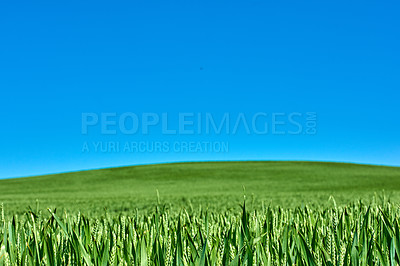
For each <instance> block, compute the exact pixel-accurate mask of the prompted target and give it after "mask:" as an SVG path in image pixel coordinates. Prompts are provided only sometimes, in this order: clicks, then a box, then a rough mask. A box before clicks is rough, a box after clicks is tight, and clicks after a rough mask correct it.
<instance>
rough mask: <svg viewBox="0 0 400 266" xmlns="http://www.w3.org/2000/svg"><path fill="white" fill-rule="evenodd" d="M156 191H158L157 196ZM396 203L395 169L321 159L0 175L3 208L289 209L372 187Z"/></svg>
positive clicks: (364, 194) (399, 196) (343, 198)
mask: <svg viewBox="0 0 400 266" xmlns="http://www.w3.org/2000/svg"><path fill="white" fill-rule="evenodd" d="M157 190H158V193H159V197H158V196H157ZM383 190H384V191H385V195H386V197H390V198H391V199H392V200H393V201H398V202H400V167H384V166H373V165H357V164H343V163H320V162H196V163H174V164H159V165H142V166H132V167H120V168H109V169H101V170H91V171H81V172H73V173H64V174H55V175H45V176H36V177H28V178H17V179H7V180H0V202H3V203H4V207H5V211H6V213H10V212H12V213H15V212H17V213H20V212H23V211H24V210H26V209H27V207H28V206H32V208H36V202H37V201H38V202H39V206H40V208H41V209H42V208H47V207H51V208H54V207H58V208H66V209H68V210H71V211H76V210H81V211H84V212H85V213H98V212H99V211H103V210H104V208H107V209H108V210H109V211H112V212H114V211H115V212H132V211H134V210H135V209H136V208H138V209H139V210H147V209H148V208H152V207H153V206H155V205H156V204H157V201H160V202H161V203H162V204H166V205H167V206H170V207H171V208H175V207H181V206H182V205H183V206H185V207H187V208H191V207H193V208H198V207H199V206H200V205H202V207H206V206H207V207H209V208H211V209H219V210H224V209H230V208H238V206H239V204H240V203H242V202H243V195H246V199H247V202H248V203H249V205H250V206H251V205H253V206H261V205H262V204H263V203H264V204H265V205H267V204H273V205H277V204H279V205H281V206H284V207H295V206H299V205H301V204H305V203H308V204H330V203H329V201H328V199H329V196H330V195H333V196H334V197H335V199H336V201H337V202H338V203H348V202H350V201H355V200H358V199H367V200H371V199H372V197H373V196H374V194H375V193H378V195H383V193H382V191H383Z"/></svg>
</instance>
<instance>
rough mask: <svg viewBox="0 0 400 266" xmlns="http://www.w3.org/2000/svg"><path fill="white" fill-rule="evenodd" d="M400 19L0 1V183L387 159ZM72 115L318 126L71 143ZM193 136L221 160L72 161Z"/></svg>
mask: <svg viewBox="0 0 400 266" xmlns="http://www.w3.org/2000/svg"><path fill="white" fill-rule="evenodd" d="M399 13H400V2H399V1H263V0H247V1H235V0H234V1H232V0H230V1H215V0H214V1H151V0H150V1H90V0H89V1H35V2H32V1H24V2H23V1H5V2H4V1H3V2H2V3H1V6H0V32H1V34H0V92H1V97H0V115H1V116H0V118H1V124H0V127H1V128H0V178H6V177H17V176H29V175H37V174H45V173H56V172H64V171H73V170H80V169H92V168H101V167H110V166H119V165H133V164H142V163H156V162H173V161H192V160H196V161H198V160H264V159H265V160H321V161H345V162H358V163H372V164H384V165H400V140H399V131H400V119H399V115H400V103H399V99H400V92H399V89H400V50H399V47H400V16H399ZM83 112H95V113H101V112H115V113H118V114H121V113H124V112H134V113H137V114H141V113H143V112H154V113H162V112H167V113H168V114H171V117H172V118H171V119H172V123H174V119H175V120H176V114H178V113H179V112H196V113H197V112H200V113H205V112H209V113H212V114H213V115H215V116H217V117H218V116H221V114H223V113H225V112H229V113H231V114H237V113H240V112H243V113H246V114H249V115H251V114H254V113H257V112H266V113H268V114H272V113H274V112H284V113H290V112H300V113H304V112H316V113H317V117H318V118H317V122H318V132H317V134H315V135H311V136H310V135H304V134H299V135H274V134H267V135H261V136H260V135H251V134H250V135H247V134H244V133H243V132H241V133H239V134H235V135H233V136H232V135H224V134H222V135H221V134H220V135H217V134H215V135H213V134H209V135H207V136H204V135H193V136H165V135H163V134H159V132H155V133H154V134H149V135H147V136H143V135H140V134H137V135H135V136H123V135H121V134H117V135H114V136H105V135H102V134H100V133H99V132H98V131H94V132H92V133H90V134H88V135H82V133H81V116H82V113H83ZM173 117H175V118H173ZM175 122H176V121H175ZM205 139H209V140H218V141H228V142H229V152H226V153H215V152H208V153H193V152H192V153H191V152H187V153H174V152H169V153H163V152H158V153H150V152H141V153H122V152H116V153H94V152H90V153H82V144H83V143H84V142H85V141H175V140H182V141H202V140H205Z"/></svg>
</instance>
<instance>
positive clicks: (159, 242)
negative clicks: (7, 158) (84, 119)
mask: <svg viewBox="0 0 400 266" xmlns="http://www.w3.org/2000/svg"><path fill="white" fill-rule="evenodd" d="M0 202H2V203H3V204H2V207H1V220H0V265H398V264H400V230H399V216H400V207H399V206H400V205H399V203H400V168H396V167H382V166H370V165H355V164H338V163H316V162H213V163H179V164H162V165H147V166H134V167H123V168H113V169H102V170H92V171H83V172H76V173H66V174H58V175H48V176H39V177H29V178H20V179H8V180H1V181H0Z"/></svg>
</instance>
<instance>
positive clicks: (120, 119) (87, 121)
mask: <svg viewBox="0 0 400 266" xmlns="http://www.w3.org/2000/svg"><path fill="white" fill-rule="evenodd" d="M94 131H95V132H97V133H101V134H103V135H117V134H123V135H135V134H142V135H149V134H151V133H161V134H162V135H196V134H197V135H202V134H213V135H220V134H226V135H235V134H238V133H245V134H248V135H250V134H255V135H267V134H272V135H285V134H289V135H298V134H307V135H315V134H316V133H317V113H316V112H306V113H299V112H291V113H282V112H280V113H265V112H257V113H253V114H247V113H236V114H232V113H223V114H218V115H217V114H213V113H177V114H174V115H171V114H169V113H140V114H138V113H132V112H125V113H121V114H117V113H82V131H81V132H82V134H83V135H88V134H90V133H91V132H94Z"/></svg>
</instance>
